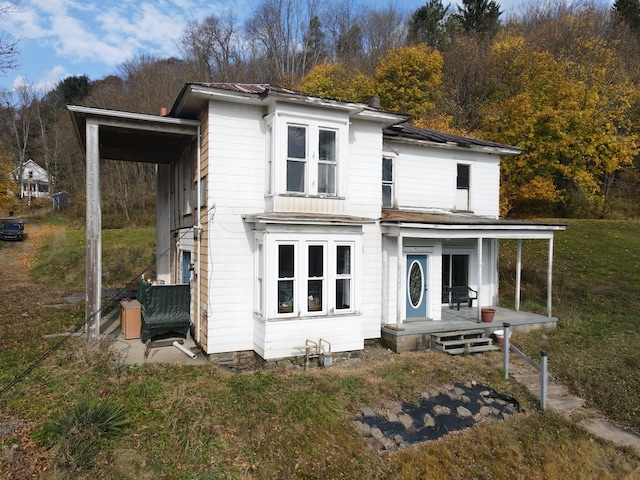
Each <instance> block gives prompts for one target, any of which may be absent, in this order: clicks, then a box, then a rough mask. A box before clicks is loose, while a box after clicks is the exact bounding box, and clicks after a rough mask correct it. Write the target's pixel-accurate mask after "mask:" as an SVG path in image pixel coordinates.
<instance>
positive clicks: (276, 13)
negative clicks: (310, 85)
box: [245, 0, 322, 85]
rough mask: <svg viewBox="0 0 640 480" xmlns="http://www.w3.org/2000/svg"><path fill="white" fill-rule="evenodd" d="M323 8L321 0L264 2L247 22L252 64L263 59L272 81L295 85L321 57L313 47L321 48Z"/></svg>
mask: <svg viewBox="0 0 640 480" xmlns="http://www.w3.org/2000/svg"><path fill="white" fill-rule="evenodd" d="M321 5H322V4H321V2H320V1H319V0H307V1H306V2H299V1H296V0H263V2H262V3H261V4H260V5H258V7H257V8H256V10H255V11H254V14H253V15H252V16H251V17H250V18H249V20H248V21H247V22H246V24H245V31H246V34H247V37H248V39H249V41H250V42H251V45H252V57H253V58H252V61H255V60H256V57H262V59H263V60H264V61H265V63H266V68H267V72H266V75H265V77H267V79H268V80H269V81H274V82H276V83H281V84H289V85H293V84H295V83H297V82H298V80H299V79H300V78H301V77H302V76H303V75H304V74H305V73H306V72H307V71H308V69H310V68H311V67H313V61H311V59H312V58H315V59H319V58H321V56H322V55H319V54H318V52H319V49H318V48H310V47H312V46H315V47H318V46H319V45H320V43H319V42H318V40H319V36H318V31H319V23H318V22H319V21H320V18H321V15H320V14H321V12H320V6H321ZM314 18H315V19H316V20H314ZM320 31H321V30H320Z"/></svg>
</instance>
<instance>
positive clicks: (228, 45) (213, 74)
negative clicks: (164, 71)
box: [180, 11, 245, 82]
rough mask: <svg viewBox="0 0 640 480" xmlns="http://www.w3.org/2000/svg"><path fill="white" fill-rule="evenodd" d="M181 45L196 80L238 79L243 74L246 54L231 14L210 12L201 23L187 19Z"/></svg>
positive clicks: (233, 15) (233, 16)
mask: <svg viewBox="0 0 640 480" xmlns="http://www.w3.org/2000/svg"><path fill="white" fill-rule="evenodd" d="M180 48H181V50H182V53H183V55H184V58H185V59H186V60H187V62H188V63H189V64H190V65H191V67H192V69H193V72H194V74H195V77H196V79H197V80H198V81H203V82H212V81H221V82H227V81H237V80H238V79H239V77H240V76H241V75H242V71H243V67H244V63H245V53H244V48H243V45H242V40H241V35H240V27H239V25H238V23H237V18H236V16H235V14H234V13H232V12H231V11H228V12H227V13H225V14H224V15H222V16H220V17H218V16H215V15H211V16H209V17H207V18H205V19H204V20H203V21H202V22H201V23H198V22H190V23H189V24H188V25H187V28H186V29H185V31H184V33H183V35H182V37H181V39H180Z"/></svg>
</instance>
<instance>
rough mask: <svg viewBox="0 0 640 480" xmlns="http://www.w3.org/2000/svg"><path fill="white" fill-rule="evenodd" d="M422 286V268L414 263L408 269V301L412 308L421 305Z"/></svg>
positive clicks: (417, 263)
mask: <svg viewBox="0 0 640 480" xmlns="http://www.w3.org/2000/svg"><path fill="white" fill-rule="evenodd" d="M423 285H424V275H423V274H422V266H421V265H420V263H419V262H416V261H414V262H413V263H412V264H411V268H410V269H409V301H410V302H411V306H412V307H413V308H417V307H418V305H420V303H422V294H423V291H424V288H423Z"/></svg>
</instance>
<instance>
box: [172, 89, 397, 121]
mask: <svg viewBox="0 0 640 480" xmlns="http://www.w3.org/2000/svg"><path fill="white" fill-rule="evenodd" d="M256 87H258V86H256ZM209 100H220V101H225V102H233V103H241V104H245V105H258V106H264V107H267V106H270V105H273V104H275V103H277V102H285V103H294V104H300V105H309V106H315V107H322V108H329V109H333V110H339V111H343V112H347V114H348V115H349V117H352V118H361V119H363V120H368V121H374V122H378V123H381V124H383V125H387V126H388V125H394V124H396V123H399V122H404V121H406V120H407V116H406V115H400V114H397V113H392V112H387V111H384V110H380V109H377V108H373V107H369V106H368V105H365V104H364V103H354V102H341V101H338V100H332V99H328V98H324V97H317V96H313V95H306V94H302V93H300V92H293V91H291V92H288V91H287V90H286V89H274V88H268V87H265V88H264V90H257V89H246V90H242V89H239V88H236V89H229V88H216V87H212V86H208V85H205V84H197V83H188V84H186V85H185V86H184V87H183V88H182V91H181V92H180V94H179V95H178V98H177V99H176V101H175V103H174V104H173V106H172V107H171V112H170V113H169V114H170V115H171V116H174V117H182V118H194V119H195V118H199V117H200V115H201V113H202V109H203V108H204V106H205V105H206V103H207V102H208V101H209Z"/></svg>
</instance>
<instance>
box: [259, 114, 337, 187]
mask: <svg viewBox="0 0 640 480" xmlns="http://www.w3.org/2000/svg"><path fill="white" fill-rule="evenodd" d="M348 125H349V124H348V121H347V120H343V119H339V118H331V117H330V118H324V117H320V116H314V115H303V114H293V113H292V114H284V113H283V114H276V115H275V120H274V122H273V128H272V134H273V135H274V138H275V139H277V140H276V141H275V142H274V149H273V152H274V159H276V160H275V161H273V162H272V164H271V166H272V169H273V173H274V186H275V188H273V190H272V192H273V194H274V195H282V196H292V197H296V196H300V197H314V198H332V199H334V198H341V193H343V192H344V188H345V185H343V183H344V179H343V178H342V175H341V173H342V170H344V169H345V168H347V167H346V163H345V162H346V158H347V152H348V144H347V141H348V138H349V136H348ZM289 127H304V128H305V129H306V152H307V155H306V163H305V172H304V174H305V178H304V189H303V190H304V191H296V190H293V191H291V190H289V189H288V162H289V161H302V159H298V158H295V159H294V158H291V157H289V151H288V135H289V133H288V132H289ZM321 131H329V132H335V150H334V156H335V158H334V160H331V161H330V160H320V144H319V142H320V132H321ZM320 165H330V166H333V170H334V178H333V186H332V187H333V188H330V189H329V190H333V192H327V193H324V192H320V191H319V189H318V187H319V178H320V175H319V171H320Z"/></svg>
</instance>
